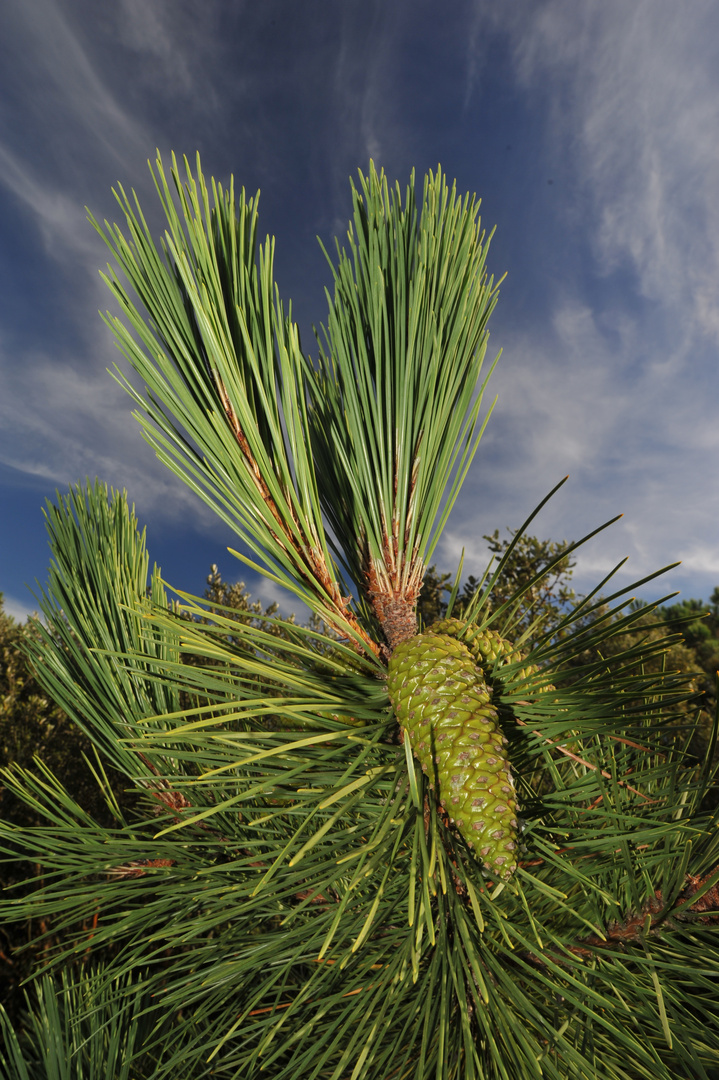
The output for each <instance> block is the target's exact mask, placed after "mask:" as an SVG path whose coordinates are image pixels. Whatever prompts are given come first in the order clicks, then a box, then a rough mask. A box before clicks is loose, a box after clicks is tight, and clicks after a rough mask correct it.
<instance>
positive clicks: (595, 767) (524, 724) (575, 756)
mask: <svg viewBox="0 0 719 1080" xmlns="http://www.w3.org/2000/svg"><path fill="white" fill-rule="evenodd" d="M517 704H518V705H529V702H528V701H519V702H517ZM515 719H516V721H517V723H518V724H520V725H521V726H522V727H526V728H529V730H530V731H531V733H532V735H539V737H540V739H541V740H542V742H545V743H549V745H550V747H551V748H552V750H559V752H560V754H564V755H565V757H568V758H571V759H572V761H576V762H577V763H578V764H579V765H584V766H585V768H587V769H592V771H593V772H598V773H599V774H600V775H601V776H603V777H605V778H606V779H607V780H611V779H612V774H611V773H609V772H607V771H606V769H600V768H599V766H598V765H592V763H591V762H590V761H587V760H586V759H585V758H581V757H579V755H578V754H573V753H572V751H571V750H567V748H566V746H561V745H560V744H559V743H558V742H554V741H553V740H552V739H550V738H548V737H547V736H545V735H542V734H541V732H539V731H537V730H536V728H531V727H529V724H528V723H527V721H526V720H520V719H519V717H515ZM621 741H626V740H621ZM632 745H633V744H632ZM640 749H642V750H645V749H647V748H646V747H640ZM617 783H618V784H619V786H620V787H623V788H626V789H627V791H631V792H632V793H633V794H634V795H639V797H640V798H641V799H645V800H646V801H647V802H650V803H651V802H657V800H656V799H650V798H649V796H648V795H645V794H644V792H643V791H639V790H638V789H637V788H635V787H632V786H631V784H627V783H625V781H624V780H618V781H617Z"/></svg>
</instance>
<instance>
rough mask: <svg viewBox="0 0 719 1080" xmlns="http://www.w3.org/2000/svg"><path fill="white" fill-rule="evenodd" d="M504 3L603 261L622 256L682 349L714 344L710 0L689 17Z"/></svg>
mask: <svg viewBox="0 0 719 1080" xmlns="http://www.w3.org/2000/svg"><path fill="white" fill-rule="evenodd" d="M512 7H513V8H514V9H515V10H514V12H513V13H512V14H508V16H507V21H506V23H505V29H506V30H507V31H508V32H509V34H510V36H511V38H512V41H513V44H514V56H515V62H516V70H517V73H518V77H519V78H520V80H521V82H522V83H523V84H524V86H525V87H527V88H531V91H532V93H533V94H538V95H541V96H542V98H543V99H544V101H545V103H546V105H547V107H548V113H547V115H548V116H549V117H551V135H552V137H553V138H554V139H555V145H556V150H557V152H558V153H561V154H563V155H566V156H568V157H569V158H570V159H571V163H572V166H573V168H574V175H575V176H576V177H577V180H578V183H579V184H580V186H581V189H582V191H583V193H584V194H585V195H586V199H587V200H588V202H585V201H584V200H582V202H581V211H580V212H581V213H582V214H583V215H584V214H586V213H587V212H588V213H589V215H590V217H589V219H587V218H586V217H583V225H584V226H585V227H586V226H587V225H589V226H590V228H592V230H593V237H592V239H593V247H594V253H595V256H596V259H597V264H598V266H599V268H600V269H601V270H602V271H603V272H604V273H606V274H609V273H611V272H612V271H614V270H616V269H618V268H621V267H622V266H626V265H628V266H630V267H631V268H632V270H633V271H634V272H635V273H636V275H637V288H638V291H639V293H640V294H641V295H642V296H644V297H646V298H648V299H650V300H653V301H656V302H657V303H660V304H661V305H662V306H663V307H664V308H665V309H667V310H668V311H669V312H671V315H672V316H673V318H674V320H675V323H676V325H677V327H678V328H679V330H680V337H681V338H682V339H683V341H684V343H685V347H687V348H688V347H689V345H690V343H691V342H692V341H694V340H696V338H697V337H698V336H701V335H706V336H708V337H710V338H711V339H712V340H713V341H714V342H715V343H719V199H718V198H717V196H718V194H719V10H718V9H717V7H716V4H714V3H713V2H711V0H697V2H696V3H695V4H692V8H691V15H690V17H687V11H686V10H685V9H683V8H681V7H678V6H677V5H676V4H674V3H672V2H671V0H638V2H636V3H633V4H631V5H627V4H625V3H623V2H622V0H601V2H599V0H593V2H591V3H588V4H581V5H578V4H576V3H574V2H573V0H549V2H548V3H545V4H542V5H541V6H537V5H534V4H531V3H522V4H520V5H519V8H521V12H518V11H517V10H516V8H517V5H512ZM502 21H503V17H502V16H500V17H499V22H500V23H502Z"/></svg>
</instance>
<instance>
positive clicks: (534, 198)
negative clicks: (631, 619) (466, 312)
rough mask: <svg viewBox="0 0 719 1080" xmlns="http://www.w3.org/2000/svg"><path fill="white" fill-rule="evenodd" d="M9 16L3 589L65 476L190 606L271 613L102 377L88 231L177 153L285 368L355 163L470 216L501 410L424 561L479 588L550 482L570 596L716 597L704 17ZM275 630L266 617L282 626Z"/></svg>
mask: <svg viewBox="0 0 719 1080" xmlns="http://www.w3.org/2000/svg"><path fill="white" fill-rule="evenodd" d="M439 10H440V9H439V8H438V5H437V4H436V3H429V2H424V0H392V3H387V2H386V0H363V2H362V3H361V4H360V3H358V2H356V0H343V2H342V3H331V2H329V0H304V2H303V3H301V4H297V3H290V2H289V0H262V3H257V2H256V0H254V2H252V3H248V2H244V0H235V2H229V0H222V2H221V0H202V3H201V4H198V3H196V2H189V0H115V2H114V3H112V4H97V3H96V2H95V0H92V2H91V0H33V2H32V3H27V0H5V3H4V5H3V10H2V14H1V15H0V591H3V592H4V593H5V598H6V606H7V609H8V610H10V611H11V612H12V613H13V614H15V615H17V616H18V617H22V616H23V615H24V614H25V613H26V612H27V611H29V610H32V609H33V608H34V607H35V604H34V601H33V597H32V596H31V594H30V593H29V592H28V589H27V587H26V585H27V584H29V585H30V586H33V587H34V582H35V580H36V579H38V580H39V581H40V582H41V583H42V582H44V580H45V576H46V571H47V564H48V558H49V555H48V549H47V543H46V536H45V531H44V525H43V519H42V513H41V507H42V505H43V503H44V500H45V498H47V497H51V498H52V497H53V496H54V492H55V490H56V489H59V490H60V491H61V492H64V491H66V490H67V488H68V486H69V485H70V484H73V483H75V482H76V481H78V480H80V479H82V478H84V477H85V476H90V477H91V478H94V477H95V476H99V477H100V478H101V479H103V480H106V481H107V482H108V483H110V484H112V485H113V486H115V487H120V488H126V489H127V491H128V494H129V496H130V499H131V500H133V501H134V502H135V504H136V507H137V511H138V514H139V517H140V519H141V521H142V522H143V523H144V524H146V525H147V529H148V543H149V548H150V553H151V556H152V557H153V558H154V559H155V560H156V561H157V562H158V563H160V564H161V566H162V568H163V573H164V575H165V577H166V578H167V579H168V580H169V581H170V582H171V583H172V584H174V585H176V586H177V587H179V588H185V589H188V590H190V591H195V592H202V590H203V588H204V580H205V576H206V574H207V572H208V569H209V564H210V563H212V562H217V563H218V564H219V566H220V569H221V570H222V572H223V575H224V577H225V578H226V579H228V580H237V579H238V578H243V579H244V580H246V581H247V582H248V585H249V586H250V588H251V591H252V592H253V594H254V595H256V596H260V597H261V598H262V599H263V600H264V601H265V602H269V601H270V600H272V599H275V598H276V597H275V593H274V591H273V587H272V586H271V585H269V584H268V583H266V582H264V581H261V580H260V579H253V578H252V577H251V575H248V574H247V573H246V572H245V571H244V570H243V567H242V566H241V565H240V564H238V563H237V562H236V561H235V560H234V559H232V557H231V556H229V555H228V554H227V552H226V547H227V545H228V544H232V543H233V542H234V541H233V537H232V536H231V535H230V534H229V533H228V531H227V530H226V529H225V528H224V527H223V526H221V525H220V524H219V523H217V522H216V520H215V519H214V518H213V516H212V515H211V513H210V511H208V510H206V509H205V508H203V507H202V506H201V505H200V504H199V503H198V502H197V501H196V500H195V499H194V497H193V496H192V495H191V493H190V492H189V491H188V490H186V489H185V488H184V487H183V485H182V484H181V483H180V481H179V480H176V479H175V478H174V477H173V476H172V475H171V474H170V473H169V472H167V470H166V469H165V468H164V467H163V466H162V465H161V464H159V463H158V462H157V461H156V460H155V459H154V457H153V454H152V452H151V450H150V449H149V448H148V447H147V445H146V444H145V443H144V442H143V440H142V439H141V437H140V435H139V430H138V429H137V425H136V423H135V421H134V420H133V419H132V417H131V415H130V402H129V399H128V398H127V397H126V395H125V394H124V393H123V392H122V391H121V390H120V389H119V388H118V387H117V386H116V385H115V384H114V383H113V381H112V380H111V378H110V376H109V375H108V374H107V372H106V368H107V367H108V366H110V365H111V364H112V363H114V362H115V361H116V360H117V359H119V354H118V353H117V350H116V349H115V346H114V344H113V342H112V340H111V338H110V335H109V332H108V331H107V330H106V328H105V327H104V325H103V324H102V322H101V320H100V318H99V315H98V314H97V312H98V309H99V308H103V309H104V308H105V307H106V306H107V303H108V300H107V297H106V296H105V291H106V290H105V287H104V286H103V285H102V283H101V281H100V279H99V274H98V269H99V268H100V267H102V266H104V264H105V262H106V255H105V252H104V250H103V246H102V243H101V241H100V240H99V238H98V237H97V236H96V235H95V234H94V232H93V230H92V229H91V228H90V226H89V225H88V224H87V223H86V221H85V210H84V207H85V206H86V205H87V206H88V207H90V209H91V210H92V211H93V212H94V213H95V214H96V215H97V216H98V217H99V218H103V217H108V218H110V219H111V220H114V219H115V218H116V217H117V215H116V213H115V206H114V202H113V198H112V195H111V190H110V189H111V187H112V185H113V184H115V183H117V181H120V182H121V183H122V184H123V185H124V186H125V187H134V188H135V189H136V190H137V192H138V194H139V196H140V199H141V202H142V204H143V208H144V209H145V210H146V212H147V214H148V217H149V218H150V220H151V222H153V223H155V224H156V226H157V229H158V231H159V229H160V227H161V221H160V217H159V213H158V208H157V203H156V198H155V196H154V192H153V190H152V188H151V182H150V179H149V172H148V168H147V159H148V158H154V153H155V148H156V147H158V148H159V149H160V151H161V152H162V154H163V156H168V157H169V151H170V150H172V149H174V150H175V151H176V152H177V153H178V154H182V153H186V154H187V155H188V156H190V157H192V156H193V155H194V153H195V151H197V150H199V151H200V153H201V155H202V162H203V168H204V171H205V172H206V173H207V174H213V175H215V176H217V177H218V178H219V179H223V180H226V179H227V178H228V177H229V174H230V173H234V176H235V181H236V183H237V184H239V185H244V186H245V187H246V188H247V189H248V191H250V192H254V191H255V190H256V189H257V188H260V189H261V191H262V196H261V201H260V214H261V230H262V232H263V234H264V232H268V233H271V234H273V235H275V236H276V238H277V254H276V268H277V276H278V280H279V284H280V288H281V291H282V293H283V296H284V297H285V299H289V298H292V300H293V302H294V307H295V315H296V317H298V319H299V321H300V325H301V327H302V330H303V342H304V343H305V346H306V347H307V348H308V349H309V351H310V352H311V351H312V346H313V342H312V333H311V327H312V325H313V324H316V323H319V322H321V321H322V320H323V319H324V315H325V303H324V299H323V292H322V289H323V286H324V285H325V284H326V283H327V280H328V273H327V271H326V269H325V264H324V261H323V257H322V255H321V253H320V250H319V246H318V245H317V242H316V239H315V237H316V236H317V235H319V236H320V237H322V239H323V241H324V242H325V243H329V242H331V240H332V237H333V236H334V235H340V236H341V235H343V234H344V231H345V228H346V222H347V219H348V217H349V213H350V201H349V184H348V177H349V175H350V174H354V173H356V170H357V168H358V167H361V168H363V169H365V171H366V169H367V165H368V161H369V158H370V157H372V158H374V160H375V161H376V163H377V164H378V165H382V166H384V168H385V170H386V171H387V173H388V174H389V176H390V179H392V180H394V179H398V180H399V181H400V183H401V185H402V186H404V184H405V183H406V181H407V178H408V176H409V172H410V169H411V168H412V167H413V166H414V167H415V168H416V170H417V172H418V174H419V176H420V179H421V175H422V174H423V173H424V172H425V171H426V170H427V169H429V168H433V167H435V166H436V164H437V163H438V162H440V163H441V164H442V167H443V169H444V170H445V171H446V172H447V174H448V175H449V177H450V178H454V177H456V179H457V184H458V187H459V188H460V189H461V190H463V191H465V190H469V191H471V192H477V194H478V195H480V196H481V198H482V218H483V222H484V224H485V225H486V226H487V227H492V226H494V225H496V227H497V232H496V235H495V238H494V240H493V243H492V248H491V251H490V259H489V263H490V270H491V271H492V272H493V273H494V274H495V276H500V275H501V274H503V273H504V272H505V271H506V273H507V279H506V281H505V282H504V284H503V286H502V290H501V296H500V301H499V305H498V308H497V310H496V312H495V314H494V315H493V317H492V321H491V341H490V352H491V353H492V354H494V353H496V351H497V350H498V349H499V348H502V350H503V356H502V359H501V361H500V364H499V367H498V369H497V372H496V374H495V376H494V377H493V380H492V383H493V385H492V383H491V384H490V389H493V390H494V392H495V393H497V394H499V403H498V405H497V408H496V410H495V413H494V415H493V417H492V419H491V421H490V424H489V427H488V429H487V432H486V434H485V436H484V439H483V442H482V445H481V447H480V451H479V454H478V457H477V459H476V462H475V465H474V468H473V471H472V473H471V474H470V476H469V478H468V480H467V482H466V484H465V487H464V490H463V494H462V496H461V497H460V500H459V502H458V504H457V506H456V508H455V510H454V512H453V514H452V516H451V518H450V521H449V524H448V527H447V529H446V531H445V534H444V538H443V542H442V544H441V545H440V548H439V549H438V552H437V555H436V561H437V562H438V564H439V565H440V566H441V568H442V569H448V570H454V568H455V567H456V564H457V560H458V556H459V552H460V550H461V548H462V546H463V545H464V546H466V561H465V568H466V570H467V571H468V572H474V573H477V572H479V571H481V570H482V569H483V568H484V565H485V563H486V548H485V546H484V542H483V541H482V534H484V533H490V532H492V531H493V530H494V529H495V528H499V529H500V530H504V529H505V527H506V526H512V527H514V526H517V525H519V524H520V523H521V521H522V520H523V519H524V518H525V517H526V516H527V515H528V513H529V512H530V511H531V509H532V508H533V507H534V506H535V505H536V503H537V502H538V501H539V500H540V499H541V498H542V497H543V496H544V495H545V494H546V492H547V491H548V490H549V489H550V488H551V487H553V486H554V484H555V483H556V482H557V481H558V480H559V479H560V478H561V477H562V476H564V475H565V474H566V473H569V474H570V481H569V483H568V484H567V485H565V487H564V488H563V489H562V490H561V492H560V493H559V494H558V495H557V496H556V497H555V499H554V500H553V501H552V503H550V504H549V506H548V507H547V508H546V509H545V510H544V511H543V513H542V515H541V517H540V518H539V519H538V520H537V521H536V522H535V525H534V527H533V531H534V532H535V533H537V534H538V535H541V536H543V537H551V538H553V539H557V540H559V539H563V538H571V539H574V538H577V537H579V536H580V535H583V534H584V533H586V532H588V531H589V530H590V529H592V528H593V527H594V526H596V525H598V524H600V523H601V522H602V521H604V520H606V519H607V518H609V517H612V516H614V515H615V514H617V513H624V517H623V518H622V520H621V522H619V523H618V524H617V525H615V526H613V527H612V528H611V529H610V530H609V532H608V533H606V534H603V535H602V537H601V538H600V539H598V540H595V541H594V542H593V543H592V544H591V545H590V546H588V548H587V549H586V550H585V552H584V554H583V555H582V556H581V557H580V560H579V565H578V568H577V571H576V572H575V579H576V583H577V586H578V587H579V588H580V589H589V588H591V587H593V586H594V585H595V584H596V582H597V581H598V580H599V579H600V578H601V577H602V576H603V575H604V574H605V573H606V572H607V571H608V570H609V569H610V568H611V566H613V565H614V564H615V563H616V562H617V561H618V560H619V559H621V558H622V557H623V556H625V555H628V556H629V562H628V564H627V567H626V570H624V571H622V575H621V576H620V579H619V580H620V581H621V582H622V583H627V582H628V581H629V580H634V579H637V578H640V577H642V576H644V575H645V574H649V573H651V572H652V571H653V570H656V569H658V568H659V567H661V566H663V565H665V564H667V563H669V562H673V561H675V560H677V559H681V560H682V565H681V567H679V568H678V569H677V570H675V571H673V572H672V573H671V575H669V576H668V577H667V578H666V579H663V580H662V581H661V582H660V584H659V585H652V586H650V587H649V588H648V589H646V590H644V592H643V593H642V594H641V595H643V596H645V598H647V599H651V598H654V597H655V596H657V595H659V594H660V592H661V593H664V592H668V591H672V590H674V589H680V590H681V591H682V593H683V595H685V596H696V597H699V598H704V599H706V598H707V597H708V596H709V594H710V593H711V591H712V589H713V588H714V587H715V586H716V585H718V584H719V527H718V518H719V514H718V510H719V427H718V425H717V420H716V411H717V399H718V396H719V395H718V393H717V391H718V390H719V373H718V371H717V356H718V353H719V7H718V6H717V4H716V3H715V2H714V0H692V4H691V5H689V6H685V5H678V4H676V3H675V2H674V0H633V2H632V3H631V4H630V3H627V2H626V0H512V3H511V4H509V3H505V4H500V3H496V2H489V0H477V2H474V3H473V2H471V0H456V2H454V3H452V4H451V5H446V6H443V7H442V15H441V17H440V16H439V15H438V11H439ZM283 607H284V608H285V610H291V609H292V607H293V604H292V602H291V601H290V602H289V603H286V602H284V603H283Z"/></svg>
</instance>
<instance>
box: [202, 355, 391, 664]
mask: <svg viewBox="0 0 719 1080" xmlns="http://www.w3.org/2000/svg"><path fill="white" fill-rule="evenodd" d="M214 376H215V383H216V386H217V392H218V394H219V395H220V401H221V402H222V408H223V409H224V412H225V417H226V418H227V422H228V423H229V425H230V428H231V429H232V432H233V434H234V436H235V439H236V440H237V445H238V446H239V448H240V450H241V451H242V456H243V458H244V461H245V465H246V466H247V471H248V472H249V474H250V477H251V479H252V481H253V483H254V485H255V487H256V488H257V491H258V493H259V495H260V497H261V498H262V500H263V502H264V503H265V505H266V506H267V508H268V510H269V511H270V514H271V515H272V517H273V518H274V520H275V522H276V523H277V526H278V530H277V531H276V530H274V529H270V532H271V533H272V536H273V537H274V539H275V540H276V541H277V542H278V543H279V544H280V546H281V547H282V548H283V549H284V550H285V551H287V550H288V548H291V549H292V551H293V552H294V554H295V556H296V564H297V565H298V569H299V570H300V573H301V574H302V576H303V578H304V579H305V581H306V582H308V583H309V584H310V585H311V586H312V588H313V589H314V590H315V591H317V592H319V593H321V594H322V599H323V600H324V601H325V603H326V604H327V606H328V607H329V608H333V609H334V610H335V612H336V613H337V615H338V616H339V617H340V619H341V620H343V621H344V623H345V624H346V626H349V627H350V628H351V629H352V631H353V632H354V633H355V634H356V635H357V637H359V638H360V639H361V641H362V642H363V643H364V644H365V645H366V646H367V647H368V648H369V649H370V650H371V652H373V653H374V655H375V656H379V655H380V647H379V645H377V643H376V642H375V641H373V640H372V638H371V637H370V636H369V634H368V633H367V632H366V631H365V630H364V629H363V628H362V627H361V626H360V624H359V623H358V621H357V618H356V616H355V614H354V612H353V611H352V610H351V609H350V607H349V603H350V600H351V597H349V596H342V593H341V591H340V588H339V585H338V583H337V582H336V581H334V580H333V578H332V575H331V574H330V572H329V569H328V567H327V563H326V561H325V558H324V555H323V554H322V552H321V551H320V550H319V548H318V547H317V546H316V545H315V544H312V543H311V542H310V541H309V540H308V539H307V537H306V536H305V535H304V532H303V531H302V529H301V528H300V525H299V522H298V521H297V518H296V517H295V514H294V512H293V509H292V502H291V500H290V499H289V498H288V499H287V500H286V505H287V510H288V513H289V514H290V515H291V517H292V522H293V524H294V526H295V529H296V533H294V532H293V531H292V530H291V529H290V528H289V527H288V525H287V521H286V520H285V518H284V517H283V516H282V514H281V513H280V511H279V510H278V508H277V504H276V503H275V500H274V499H273V498H272V494H271V492H270V489H269V487H268V486H267V482H266V481H265V479H264V477H263V475H262V472H261V470H260V467H259V465H258V464H257V461H256V460H255V458H254V456H253V454H252V449H251V447H250V444H249V442H248V440H247V437H246V435H245V433H244V431H243V430H242V425H241V424H240V421H239V418H238V416H237V413H236V411H235V407H234V405H233V404H232V402H231V401H230V397H229V394H228V393H227V389H226V387H225V385H224V383H223V382H222V379H220V377H219V375H218V374H217V373H216V372H215V373H214ZM296 534H299V536H300V537H301V541H302V542H301V543H300V541H299V540H298V538H297V535H296ZM325 621H326V622H327V625H328V626H330V627H331V628H332V629H333V630H335V631H336V632H337V633H338V634H339V635H340V636H341V637H342V638H343V639H346V638H347V637H348V635H347V631H346V626H343V625H342V623H341V622H340V623H338V622H337V621H336V620H333V619H332V617H331V615H328V616H327V618H326V619H325ZM349 640H350V643H351V644H352V646H353V647H354V646H355V645H356V642H355V639H354V638H352V637H350V638H349Z"/></svg>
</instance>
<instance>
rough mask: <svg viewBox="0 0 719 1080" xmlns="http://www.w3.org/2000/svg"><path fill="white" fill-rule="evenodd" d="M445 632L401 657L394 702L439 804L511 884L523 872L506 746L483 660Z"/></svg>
mask: <svg viewBox="0 0 719 1080" xmlns="http://www.w3.org/2000/svg"><path fill="white" fill-rule="evenodd" d="M448 621H450V622H452V623H454V622H455V621H456V620H448ZM438 625H442V624H435V625H434V626H433V627H430V628H429V630H428V631H426V632H425V633H422V634H418V635H417V636H416V637H413V638H410V639H409V640H408V641H404V642H402V643H401V644H400V645H398V646H397V648H396V649H395V650H394V652H393V653H392V656H391V657H390V661H389V673H388V684H387V686H388V691H389V697H390V700H391V702H392V705H393V707H394V710H395V713H396V715H397V719H398V720H399V723H400V726H401V728H402V730H403V732H404V733H405V736H406V737H408V738H409V741H410V745H411V747H412V750H413V752H414V754H415V756H416V757H417V759H418V760H419V762H420V765H421V766H422V769H423V771H424V772H425V773H426V774H427V776H428V777H429V780H430V787H431V788H433V789H434V790H435V793H436V795H437V798H438V800H439V802H440V803H441V804H442V805H443V806H444V808H445V810H446V811H447V813H448V814H449V815H450V819H451V820H452V821H453V822H454V824H455V825H456V826H457V828H458V829H459V831H460V832H461V834H462V836H463V837H464V839H465V840H466V842H467V843H468V844H469V846H470V847H473V848H474V849H475V850H476V851H477V853H478V855H479V856H480V858H481V859H482V862H483V863H484V865H485V866H486V867H487V869H488V870H490V871H491V872H492V873H493V874H496V875H497V876H498V877H500V878H503V879H506V878H509V877H510V876H511V875H512V873H513V872H514V870H515V869H516V866H517V860H516V854H515V852H516V846H517V844H516V840H517V816H516V815H517V803H516V796H515V792H514V783H513V780H512V774H511V771H510V767H509V760H508V758H507V754H506V751H505V745H506V740H505V739H504V738H503V736H502V733H501V731H500V728H499V724H498V720H497V710H496V709H495V708H494V706H493V705H492V703H491V693H490V690H489V688H488V687H487V684H486V682H485V681H484V676H483V672H482V669H481V668H479V667H478V666H477V663H476V659H475V657H474V656H473V655H472V652H470V650H469V649H468V648H467V646H466V645H464V644H463V643H462V642H461V641H458V640H457V639H456V636H455V635H454V633H451V632H450V633H446V632H445V633H442V632H436V628H437V626H438ZM458 626H459V627H460V628H461V626H462V624H461V623H459V624H458ZM475 640H476V639H475ZM500 640H501V639H500Z"/></svg>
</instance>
